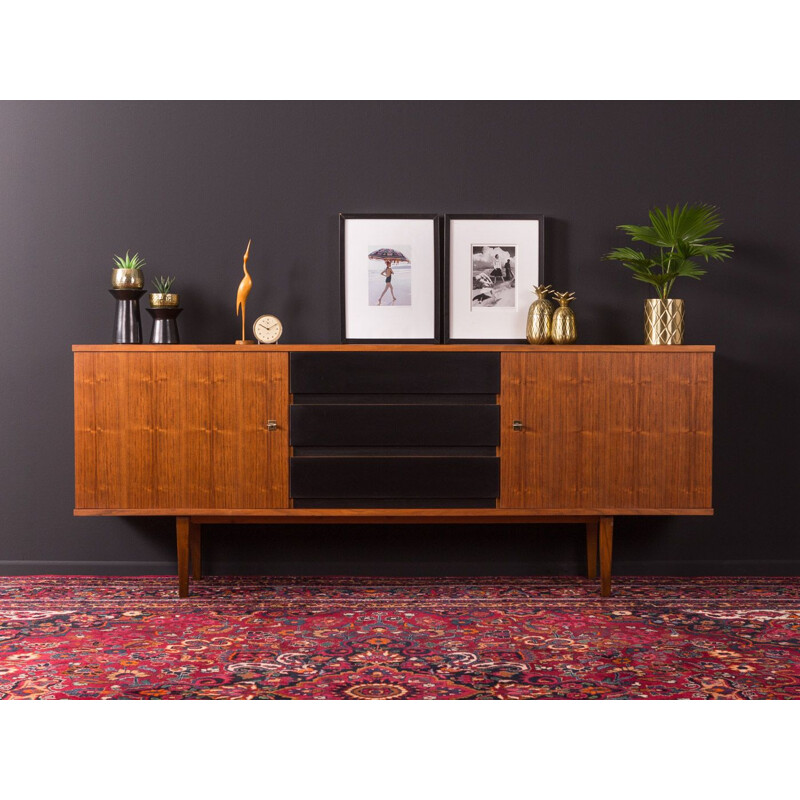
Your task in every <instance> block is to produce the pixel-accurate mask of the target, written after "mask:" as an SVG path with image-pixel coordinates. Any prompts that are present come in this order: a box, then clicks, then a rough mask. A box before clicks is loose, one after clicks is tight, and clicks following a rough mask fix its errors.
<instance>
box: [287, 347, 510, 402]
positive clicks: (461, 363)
mask: <svg viewBox="0 0 800 800" xmlns="http://www.w3.org/2000/svg"><path fill="white" fill-rule="evenodd" d="M289 364H290V373H289V380H290V385H291V391H292V393H293V394H498V393H499V392H500V354H499V353H428V352H418V353H407V352H400V353H387V352H366V353H365V352H361V353H337V352H334V353H291V355H290V362H289Z"/></svg>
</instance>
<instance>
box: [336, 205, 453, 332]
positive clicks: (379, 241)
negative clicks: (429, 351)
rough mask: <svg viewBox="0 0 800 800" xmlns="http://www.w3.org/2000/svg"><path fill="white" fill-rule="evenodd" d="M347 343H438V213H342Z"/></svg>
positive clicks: (343, 291) (343, 298) (341, 234)
mask: <svg viewBox="0 0 800 800" xmlns="http://www.w3.org/2000/svg"><path fill="white" fill-rule="evenodd" d="M339 242H340V265H341V303H342V341H343V342H397V343H412V342H416V343H431V344H432V343H436V342H438V341H439V280H440V277H439V276H440V257H439V253H440V242H439V217H438V215H436V214H340V215H339Z"/></svg>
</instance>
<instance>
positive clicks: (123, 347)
mask: <svg viewBox="0 0 800 800" xmlns="http://www.w3.org/2000/svg"><path fill="white" fill-rule="evenodd" d="M715 349H716V348H715V346H714V345H713V344H693V345H692V344H690V345H644V344H569V345H551V344H545V345H529V344H266V345H236V344H168V345H163V344H74V345H72V351H73V352H74V353H82V352H115V353H157V352H177V353H207V352H212V353H225V352H230V353H275V352H290V353H292V352H303V351H315V352H351V353H355V352H358V351H365V352H369V351H385V352H391V351H393V350H398V351H405V352H409V351H421V352H442V353H453V352H474V353H487V352H491V353H497V352H500V353H504V352H512V353H513V352H528V353H543V352H544V353H546V352H557V353H610V352H618V353H630V352H633V353H713V352H714V351H715Z"/></svg>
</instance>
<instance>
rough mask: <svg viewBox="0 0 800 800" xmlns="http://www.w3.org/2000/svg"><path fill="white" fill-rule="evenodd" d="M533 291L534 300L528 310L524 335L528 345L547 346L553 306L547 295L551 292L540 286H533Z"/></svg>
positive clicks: (548, 288) (547, 287)
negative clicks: (534, 294)
mask: <svg viewBox="0 0 800 800" xmlns="http://www.w3.org/2000/svg"><path fill="white" fill-rule="evenodd" d="M533 291H534V292H536V300H534V301H533V302H532V303H531V306H530V308H529V309H528V325H527V327H526V329H525V335H526V336H527V339H528V344H547V343H548V342H549V341H550V324H551V321H552V319H553V304H552V303H551V302H550V301H549V300H548V299H547V295H548V294H549V293H550V292H552V291H553V290H552V289H551V288H550V287H549V286H545V285H544V284H542V285H541V286H534V287H533Z"/></svg>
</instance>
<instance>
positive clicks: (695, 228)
mask: <svg viewBox="0 0 800 800" xmlns="http://www.w3.org/2000/svg"><path fill="white" fill-rule="evenodd" d="M648 216H649V218H650V225H649V226H648V225H619V226H618V228H619V230H621V231H624V232H625V233H627V234H628V236H630V237H631V239H632V240H633V241H634V242H644V243H645V244H647V245H650V246H651V247H652V248H657V253H654V254H653V256H652V257H650V256H648V255H646V254H645V253H642V252H640V251H638V250H634V249H633V248H631V247H618V248H616V249H614V250H612V251H611V252H610V253H607V254H606V255H605V256H603V258H604V259H606V260H611V261H620V262H622V265H623V266H625V267H627V268H628V269H630V270H631V271H632V272H633V273H634V275H633V277H634V278H635V279H636V280H638V281H642V282H644V283H649V284H651V285H653V286H655V287H656V291H657V292H658V295H659V297H661V298H662V299H666V298H667V296H668V295H669V291H670V290H671V288H672V284H673V282H674V281H675V279H676V278H681V277H685V278H694V279H696V280H697V279H699V278H700V277H701V276H702V275H705V274H706V270H704V269H701V268H700V267H699V266H698V265H697V264H696V263H694V262H693V261H692V259H693V258H701V259H703V260H704V261H705V262H706V263H708V262H709V261H710V260H711V261H725V260H726V259H729V258H731V256H732V255H733V245H732V244H726V243H723V242H721V241H720V239H719V238H718V237H712V236H709V234H710V233H712V232H713V231H715V230H716V229H717V228H718V227H719V226H720V225H721V224H722V218H721V217H720V215H719V213H718V211H717V209H716V208H715V207H714V206H710V205H704V204H698V205H692V206H690V205H688V204H684V205H683V206H679V205H676V206H674V207H670V206H666V207H665V208H664V209H663V210H662V209H660V208H653V209H651V210H650V212H649V213H648Z"/></svg>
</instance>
